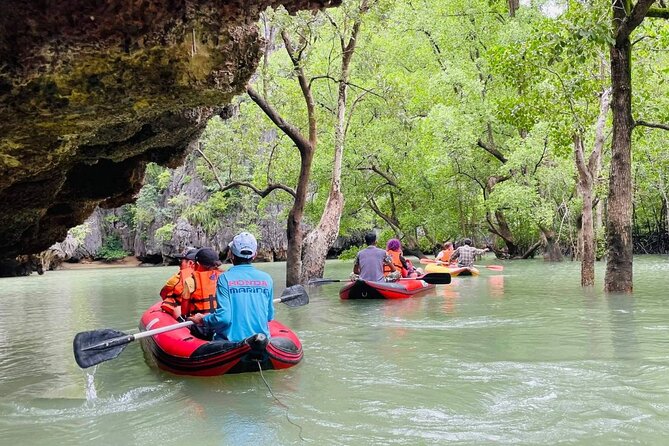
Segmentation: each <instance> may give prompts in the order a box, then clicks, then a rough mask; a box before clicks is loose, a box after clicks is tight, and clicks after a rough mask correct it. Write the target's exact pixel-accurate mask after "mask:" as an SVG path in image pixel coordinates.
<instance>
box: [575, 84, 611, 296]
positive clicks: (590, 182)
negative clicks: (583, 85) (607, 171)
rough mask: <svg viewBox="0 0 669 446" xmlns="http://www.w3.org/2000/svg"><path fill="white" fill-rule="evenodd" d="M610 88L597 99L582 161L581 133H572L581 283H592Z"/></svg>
mask: <svg viewBox="0 0 669 446" xmlns="http://www.w3.org/2000/svg"><path fill="white" fill-rule="evenodd" d="M609 94H610V90H609V89H606V90H604V91H603V92H602V94H601V96H600V102H599V117H598V119H597V124H596V128H595V143H594V147H593V150H592V153H591V154H590V157H589V159H588V162H587V163H586V161H585V147H584V144H583V138H582V136H581V135H580V134H578V133H576V134H574V155H575V158H576V167H577V170H578V191H579V194H580V195H581V197H582V198H583V210H582V211H581V227H580V231H579V247H580V249H581V286H592V285H594V284H595V253H596V251H597V244H596V238H595V225H594V219H593V203H594V190H595V185H596V181H597V177H598V176H599V170H600V168H601V153H602V150H603V147H604V140H605V135H604V127H605V125H606V116H607V114H608V111H609Z"/></svg>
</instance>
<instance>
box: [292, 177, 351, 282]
mask: <svg viewBox="0 0 669 446" xmlns="http://www.w3.org/2000/svg"><path fill="white" fill-rule="evenodd" d="M343 209H344V195H343V194H342V193H341V192H340V191H339V190H337V191H332V190H331V191H330V195H329V196H328V200H327V203H326V204H325V209H324V210H323V215H321V220H320V222H319V223H318V226H317V227H316V228H315V229H314V230H313V231H311V232H310V233H309V234H307V236H306V238H305V240H304V246H303V248H302V253H303V255H302V278H301V279H302V280H301V282H302V283H306V282H307V281H309V279H313V278H315V277H323V272H324V271H325V260H326V259H327V254H328V251H329V250H330V248H331V247H332V245H334V243H335V241H336V240H337V235H338V234H339V222H340V220H341V214H342V211H343Z"/></svg>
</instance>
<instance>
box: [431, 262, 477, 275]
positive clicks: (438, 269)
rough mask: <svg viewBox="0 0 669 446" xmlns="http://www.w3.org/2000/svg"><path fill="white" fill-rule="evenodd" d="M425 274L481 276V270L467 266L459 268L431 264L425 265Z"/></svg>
mask: <svg viewBox="0 0 669 446" xmlns="http://www.w3.org/2000/svg"><path fill="white" fill-rule="evenodd" d="M425 272H426V273H449V274H450V275H451V276H453V277H455V276H478V275H479V270H478V269H476V268H474V267H471V268H468V267H466V266H463V267H459V266H444V265H436V264H434V263H430V264H428V265H425Z"/></svg>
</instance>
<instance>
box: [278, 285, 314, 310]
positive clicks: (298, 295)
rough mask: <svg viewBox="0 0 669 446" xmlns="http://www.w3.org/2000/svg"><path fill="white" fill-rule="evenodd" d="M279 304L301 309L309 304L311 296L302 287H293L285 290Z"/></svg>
mask: <svg viewBox="0 0 669 446" xmlns="http://www.w3.org/2000/svg"><path fill="white" fill-rule="evenodd" d="M279 302H281V303H284V304H286V305H288V306H289V307H301V306H302V305H306V304H308V303H309V295H308V294H307V290H305V289H304V287H303V286H302V285H293V286H291V287H288V288H286V289H285V290H283V293H281V297H280V298H279Z"/></svg>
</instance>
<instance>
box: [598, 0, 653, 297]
mask: <svg viewBox="0 0 669 446" xmlns="http://www.w3.org/2000/svg"><path fill="white" fill-rule="evenodd" d="M653 3H655V0H638V1H637V2H636V4H635V5H634V7H632V2H631V0H613V1H612V3H611V7H612V10H613V23H612V26H613V31H614V33H613V37H614V43H613V44H612V45H611V46H610V48H609V49H610V51H609V53H610V56H611V87H612V89H613V99H612V101H611V110H612V112H613V140H612V142H611V175H610V179H609V198H608V205H607V213H606V216H607V219H606V220H607V221H606V232H607V242H608V256H607V261H606V276H605V277H604V290H605V291H614V292H623V293H631V292H632V289H633V280H632V129H633V128H634V120H633V118H632V44H631V42H630V35H631V34H632V31H634V30H635V29H636V28H637V27H638V26H639V25H640V24H641V22H643V20H644V18H645V17H646V15H647V14H648V9H649V8H650V7H651V5H652V4H653Z"/></svg>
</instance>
